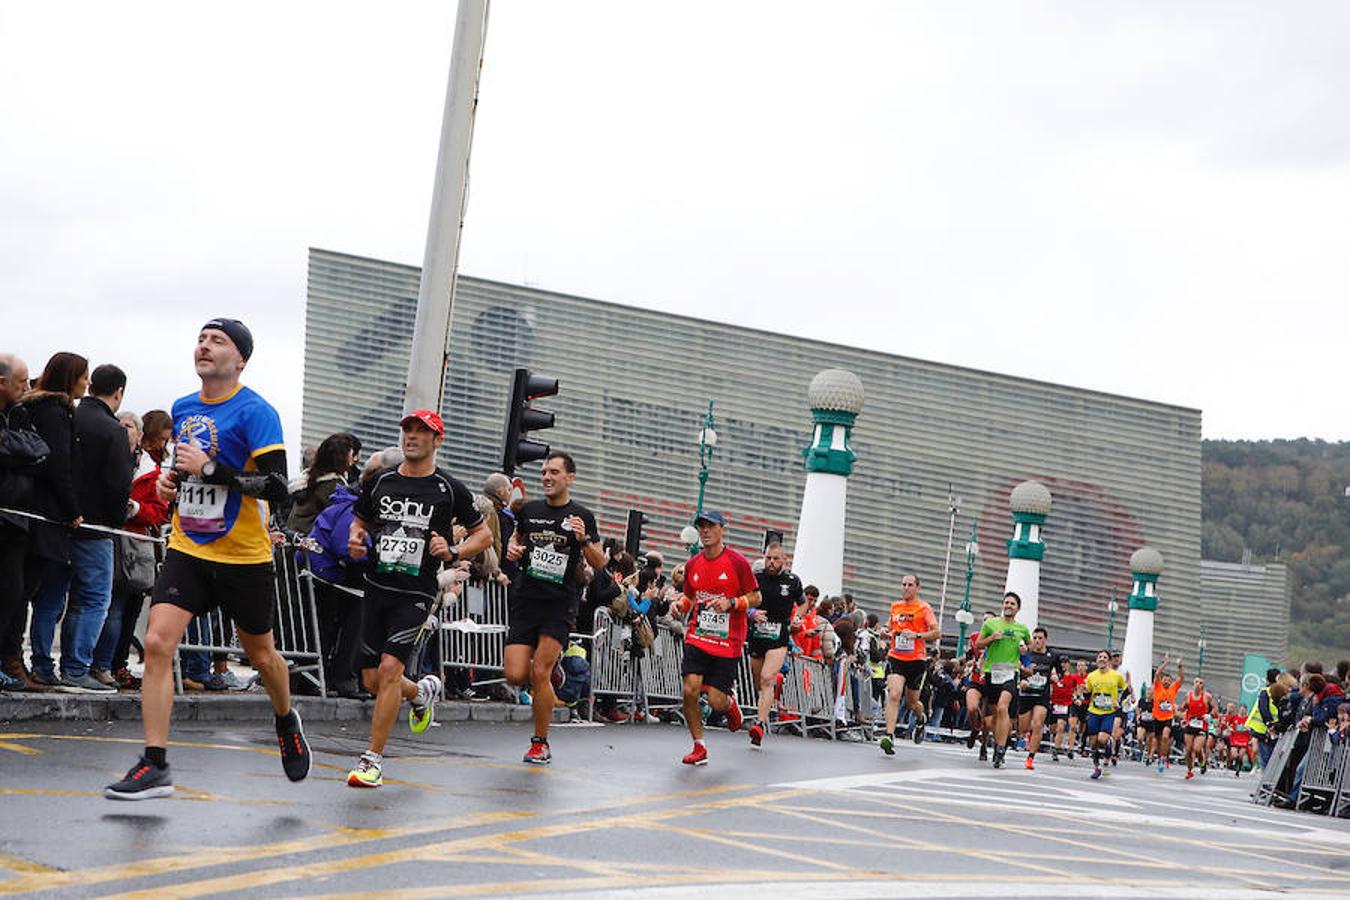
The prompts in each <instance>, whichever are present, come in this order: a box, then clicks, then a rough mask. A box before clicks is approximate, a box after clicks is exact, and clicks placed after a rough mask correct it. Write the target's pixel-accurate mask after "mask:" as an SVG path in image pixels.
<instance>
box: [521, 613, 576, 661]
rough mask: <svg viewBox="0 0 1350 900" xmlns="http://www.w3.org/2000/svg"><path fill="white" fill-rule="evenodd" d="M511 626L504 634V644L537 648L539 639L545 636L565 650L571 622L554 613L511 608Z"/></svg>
mask: <svg viewBox="0 0 1350 900" xmlns="http://www.w3.org/2000/svg"><path fill="white" fill-rule="evenodd" d="M510 613H511V625H510V627H509V628H508V629H507V632H506V643H508V644H528V645H529V646H531V647H538V646H539V637H540V636H541V635H547V636H548V637H551V638H553V639H554V640H555V641H557V642H558V643H559V644H561V645H562V648H563V649H564V650H566V649H567V644H568V641H569V640H570V638H571V634H572V621H573V620H568V619H566V618H563V617H561V616H559V615H558V614H557V613H556V612H551V611H549V610H546V609H538V608H535V607H532V606H524V605H518V606H512V608H511V610H510Z"/></svg>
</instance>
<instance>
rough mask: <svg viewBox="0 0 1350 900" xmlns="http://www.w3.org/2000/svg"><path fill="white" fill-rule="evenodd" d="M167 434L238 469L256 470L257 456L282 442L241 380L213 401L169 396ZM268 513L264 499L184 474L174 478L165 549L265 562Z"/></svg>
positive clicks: (267, 410)
mask: <svg viewBox="0 0 1350 900" xmlns="http://www.w3.org/2000/svg"><path fill="white" fill-rule="evenodd" d="M173 434H174V442H175V443H176V444H195V445H196V446H197V447H199V448H200V449H202V450H204V451H206V454H207V455H208V456H210V457H211V458H212V459H214V460H217V461H219V462H220V463H223V464H224V465H227V466H231V467H233V468H235V469H238V470H239V471H241V472H253V471H256V469H257V465H256V463H255V460H256V459H257V458H258V457H259V456H261V455H262V454H264V453H268V452H270V451H272V450H281V449H284V447H285V443H284V442H283V439H282V436H281V417H280V416H278V415H277V411H276V410H275V409H273V408H272V405H271V404H270V403H268V402H267V401H266V400H264V399H263V398H262V397H260V396H259V395H258V394H257V393H256V392H255V391H254V390H253V389H252V388H247V387H244V386H243V385H240V386H239V387H237V388H235V390H234V391H233V392H232V393H231V394H229V395H228V396H226V397H221V398H219V399H215V400H206V399H203V398H202V396H201V395H200V394H190V395H189V396H187V397H182V398H180V399H178V400H177V401H175V402H174V404H173ZM268 514H269V513H268V509H267V501H266V500H261V499H259V498H257V497H246V496H244V495H243V494H241V493H239V492H238V491H235V490H232V489H231V488H230V487H229V486H228V485H224V484H207V483H205V482H203V481H202V480H201V479H199V478H196V477H193V476H187V475H184V476H183V477H182V478H181V480H180V481H179V483H178V504H177V506H176V508H175V509H174V514H173V533H172V534H171V535H170V536H169V549H170V550H178V551H181V552H183V553H186V554H188V555H189V556H196V557H198V558H199V559H207V560H211V561H213V562H223V563H234V564H237V565H244V564H250V563H265V562H271V561H272V541H271V539H270V538H269V537H268V534H267V519H268Z"/></svg>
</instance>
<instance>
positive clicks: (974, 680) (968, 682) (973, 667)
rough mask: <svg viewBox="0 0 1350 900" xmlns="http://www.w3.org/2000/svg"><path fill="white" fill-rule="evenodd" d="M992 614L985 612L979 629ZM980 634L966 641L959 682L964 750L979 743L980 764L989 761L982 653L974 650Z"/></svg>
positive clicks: (991, 617)
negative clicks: (963, 670)
mask: <svg viewBox="0 0 1350 900" xmlns="http://www.w3.org/2000/svg"><path fill="white" fill-rule="evenodd" d="M993 618H994V613H992V612H986V613H984V615H983V617H982V618H981V619H980V628H984V626H985V625H987V624H988V623H989V620H991V619H993ZM979 639H980V632H978V631H977V632H975V633H974V634H972V635H971V636H970V637H969V638H967V639H966V642H967V646H966V676H965V678H963V679H962V680H961V689H962V690H963V691H964V692H965V696H966V723H967V727H968V728H969V729H970V733H969V734H968V735H966V749H967V750H969V749H970V748H971V747H974V746H975V742H976V741H977V740H978V741H979V742H980V762H984V761H985V760H987V759H989V723H988V722H987V721H986V713H988V711H989V710H988V708H987V706H986V704H985V702H984V673H983V671H982V668H983V666H984V652H983V651H981V650H977V649H976V644H977V642H978V641H979Z"/></svg>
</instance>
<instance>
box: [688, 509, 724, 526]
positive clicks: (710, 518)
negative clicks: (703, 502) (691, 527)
mask: <svg viewBox="0 0 1350 900" xmlns="http://www.w3.org/2000/svg"><path fill="white" fill-rule="evenodd" d="M704 522H711V523H712V524H714V525H721V526H723V527H724V528H725V527H726V524H727V520H726V516H724V515H722V514H721V513H720V512H718V511H717V510H715V509H705V510H704V511H703V512H701V513H699V515H698V517H697V518H696V519H694V524H695V525H702V524H703V523H704Z"/></svg>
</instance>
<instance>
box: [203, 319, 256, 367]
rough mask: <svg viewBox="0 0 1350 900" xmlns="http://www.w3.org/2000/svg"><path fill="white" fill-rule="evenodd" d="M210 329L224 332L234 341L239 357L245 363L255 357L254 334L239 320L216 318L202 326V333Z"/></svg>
mask: <svg viewBox="0 0 1350 900" xmlns="http://www.w3.org/2000/svg"><path fill="white" fill-rule="evenodd" d="M208 328H214V329H216V330H217V331H223V332H225V333H226V334H228V335H229V336H230V340H232V341H234V346H235V347H236V348H238V350H239V355H240V356H242V357H243V358H244V359H245V361H247V360H248V358H249V357H250V356H252V355H253V332H251V331H249V330H248V326H247V325H245V324H244V323H243V322H240V321H239V320H238V319H222V318H216V319H212V320H211V321H209V322H207V323H206V324H205V325H203V326H202V331H205V330H206V329H208Z"/></svg>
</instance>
